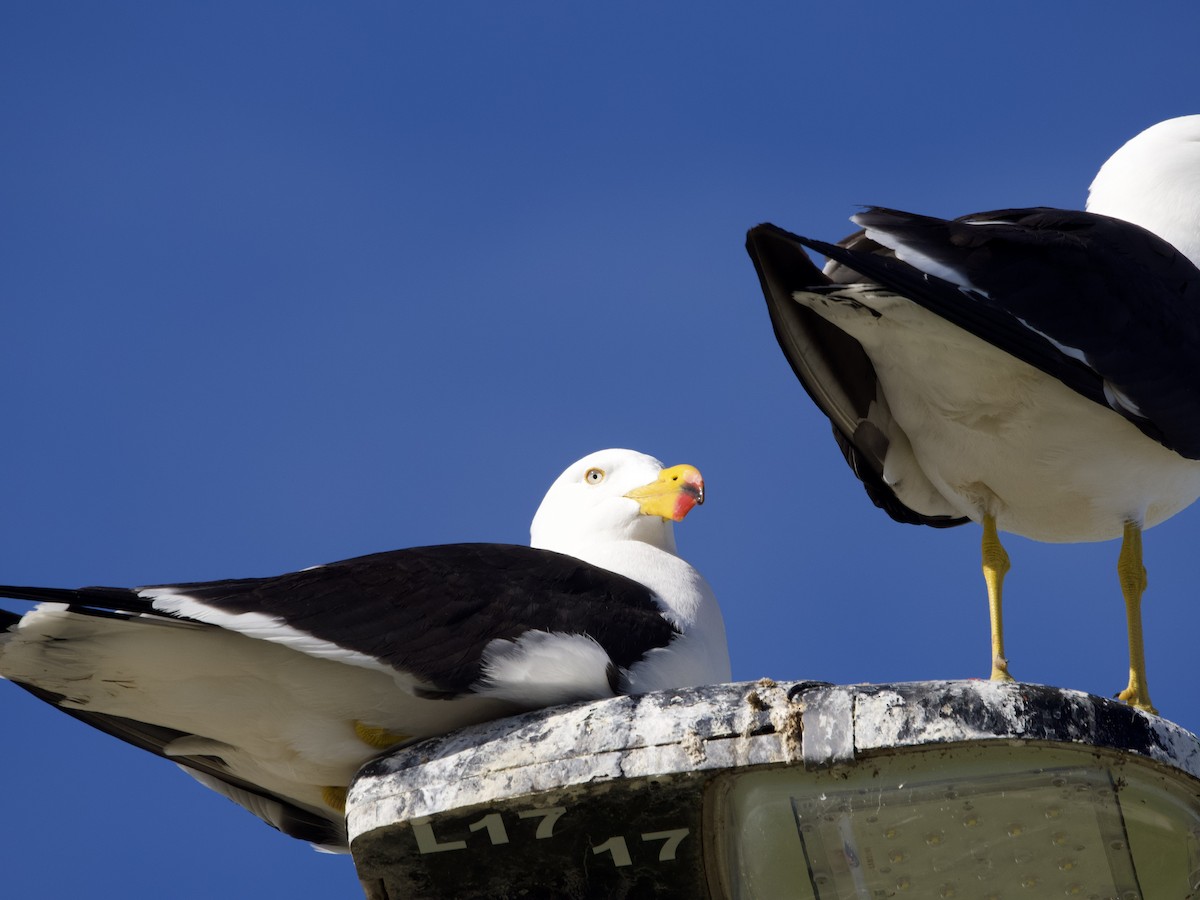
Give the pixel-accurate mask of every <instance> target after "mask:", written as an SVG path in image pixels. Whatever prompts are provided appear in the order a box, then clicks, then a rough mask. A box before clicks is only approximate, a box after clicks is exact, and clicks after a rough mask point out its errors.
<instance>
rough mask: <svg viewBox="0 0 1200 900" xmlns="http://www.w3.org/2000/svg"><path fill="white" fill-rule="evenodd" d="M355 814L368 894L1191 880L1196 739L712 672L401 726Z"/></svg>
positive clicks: (794, 894) (1176, 894)
mask: <svg viewBox="0 0 1200 900" xmlns="http://www.w3.org/2000/svg"><path fill="white" fill-rule="evenodd" d="M349 825H350V834H351V840H352V844H351V846H352V850H353V853H354V858H355V861H356V863H357V865H358V870H359V874H360V877H361V879H362V882H363V885H364V887H365V889H366V891H367V895H368V897H370V898H372V900H383V898H388V900H399V898H443V897H444V898H456V900H462V898H474V897H479V898H483V897H487V898H504V897H524V898H541V897H545V898H551V897H553V898H572V897H587V898H618V897H655V898H672V897H679V898H685V897H686V898H704V897H709V898H722V900H726V898H728V900H784V898H801V900H810V898H811V900H832V898H838V900H844V898H853V900H876V898H890V897H913V898H918V897H919V898H938V900H941V898H975V900H988V898H995V900H1002V898H1004V900H1007V898H1014V897H1022V898H1037V900H1042V898H1051V897H1080V898H1087V900H1108V898H1118V900H1159V898H1164V900H1167V898H1169V900H1181V898H1186V897H1190V896H1193V894H1195V895H1196V896H1200V893H1196V892H1197V891H1198V886H1200V741H1198V740H1197V739H1196V737H1195V736H1193V735H1191V734H1190V733H1188V732H1186V731H1184V730H1183V729H1181V728H1179V727H1178V726H1175V725H1173V724H1171V723H1170V722H1167V721H1165V720H1163V719H1160V718H1157V717H1154V716H1148V715H1146V714H1144V713H1141V712H1139V711H1137V710H1134V709H1131V708H1129V707H1127V706H1125V705H1123V704H1120V703H1116V702H1113V701H1109V700H1104V699H1101V698H1098V697H1092V696H1088V695H1086V694H1081V693H1078V692H1074V691H1062V690H1057V689H1054V688H1047V687H1041V686H1037V685H1024V684H993V683H991V682H922V683H916V684H896V685H857V686H830V685H821V684H813V683H796V684H787V683H783V684H776V683H775V682H770V681H762V682H755V683H743V684H729V685H717V686H713V687H705V688H696V689H689V690H685V691H677V692H663V693H656V694H648V695H644V696H640V697H620V698H616V699H613V700H607V701H601V702H598V703H591V704H581V705H578V706H572V707H562V708H558V709H554V710H544V711H539V712H536V713H530V714H527V715H522V716H517V717H514V718H511V719H506V720H502V721H498V722H493V723H489V724H486V725H481V726H478V727H474V728H468V729H464V730H462V731H459V732H456V733H454V734H451V735H448V736H446V737H444V738H438V739H433V740H429V741H424V742H422V743H420V744H417V745H414V746H411V747H408V748H405V749H404V750H401V751H399V752H397V753H395V754H392V755H390V756H387V757H383V758H380V759H378V760H376V761H374V762H372V763H371V764H369V765H368V766H367V767H366V768H364V769H363V771H362V772H361V773H360V775H359V778H358V780H357V781H356V783H355V785H354V787H353V789H352V791H351V794H350V805H349Z"/></svg>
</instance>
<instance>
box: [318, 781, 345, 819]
mask: <svg viewBox="0 0 1200 900" xmlns="http://www.w3.org/2000/svg"><path fill="white" fill-rule="evenodd" d="M321 799H322V800H324V801H325V805H326V806H328V807H329V808H330V809H332V810H336V811H337V812H340V813H341V814H342V815H345V814H346V789H345V788H344V787H323V788H321Z"/></svg>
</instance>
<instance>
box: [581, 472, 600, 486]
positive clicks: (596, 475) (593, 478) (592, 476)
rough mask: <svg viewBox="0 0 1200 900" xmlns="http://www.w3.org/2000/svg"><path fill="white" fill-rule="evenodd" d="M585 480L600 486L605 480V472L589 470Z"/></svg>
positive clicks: (584, 477)
mask: <svg viewBox="0 0 1200 900" xmlns="http://www.w3.org/2000/svg"><path fill="white" fill-rule="evenodd" d="M583 480H584V481H586V482H587V483H588V484H599V483H600V482H602V481H603V480H604V470H603V469H588V470H587V474H586V475H584V476H583Z"/></svg>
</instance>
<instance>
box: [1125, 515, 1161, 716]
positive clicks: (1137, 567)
mask: <svg viewBox="0 0 1200 900" xmlns="http://www.w3.org/2000/svg"><path fill="white" fill-rule="evenodd" d="M1117 575H1118V576H1119V577H1120V579H1121V593H1122V594H1123V595H1124V597H1125V621H1126V624H1127V626H1128V630H1129V686H1128V687H1126V688H1125V690H1123V691H1121V693H1119V694H1117V699H1119V700H1124V701H1125V702H1126V703H1128V704H1129V705H1130V706H1136V707H1137V708H1138V709H1144V710H1145V711H1146V712H1149V713H1156V714H1157V712H1158V710H1156V709H1155V708H1154V704H1152V703H1151V702H1150V691H1149V690H1148V689H1147V687H1146V652H1145V648H1144V646H1143V643H1142V594H1143V593H1145V591H1146V567H1145V566H1144V565H1142V526H1141V525H1139V524H1138V523H1137V522H1126V523H1125V535H1124V537H1123V538H1122V539H1121V555H1120V556H1119V557H1117Z"/></svg>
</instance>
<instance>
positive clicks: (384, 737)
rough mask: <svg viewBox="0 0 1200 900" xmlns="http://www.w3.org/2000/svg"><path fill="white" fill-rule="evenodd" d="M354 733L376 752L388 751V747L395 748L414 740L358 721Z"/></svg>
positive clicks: (408, 736) (409, 736) (405, 735)
mask: <svg viewBox="0 0 1200 900" xmlns="http://www.w3.org/2000/svg"><path fill="white" fill-rule="evenodd" d="M354 733H355V734H356V735H358V739H359V740H360V741H362V742H363V743H364V744H366V745H367V746H368V747H374V748H375V749H376V750H386V749H388V747H395V746H396V745H397V744H402V743H404V742H405V741H410V740H412V736H411V735H407V734H397V733H396V732H394V731H388V730H387V729H386V728H375V727H374V726H371V725H364V724H363V723H362V722H358V721H355V723H354Z"/></svg>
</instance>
